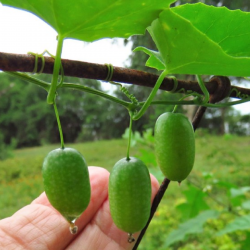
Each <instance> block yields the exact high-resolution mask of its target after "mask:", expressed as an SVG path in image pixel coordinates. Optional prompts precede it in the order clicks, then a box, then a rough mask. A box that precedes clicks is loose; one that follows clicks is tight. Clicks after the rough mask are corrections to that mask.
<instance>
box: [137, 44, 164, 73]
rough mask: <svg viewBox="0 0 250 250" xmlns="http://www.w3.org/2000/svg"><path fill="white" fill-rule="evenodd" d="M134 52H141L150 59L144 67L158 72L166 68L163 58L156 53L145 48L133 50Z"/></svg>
mask: <svg viewBox="0 0 250 250" xmlns="http://www.w3.org/2000/svg"><path fill="white" fill-rule="evenodd" d="M134 51H135V52H136V51H143V52H144V53H146V54H148V55H149V56H150V57H149V59H148V60H147V62H146V66H148V67H151V68H156V69H158V70H164V69H165V68H166V65H165V63H164V60H163V58H162V57H161V54H160V53H159V52H158V51H154V50H150V49H147V48H145V47H141V46H140V47H137V48H135V49H134Z"/></svg>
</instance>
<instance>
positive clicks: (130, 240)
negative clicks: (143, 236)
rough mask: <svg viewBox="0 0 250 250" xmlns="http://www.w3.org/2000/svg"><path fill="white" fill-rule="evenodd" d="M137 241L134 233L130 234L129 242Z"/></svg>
mask: <svg viewBox="0 0 250 250" xmlns="http://www.w3.org/2000/svg"><path fill="white" fill-rule="evenodd" d="M134 241H135V238H134V237H133V234H128V242H129V243H133V242H134Z"/></svg>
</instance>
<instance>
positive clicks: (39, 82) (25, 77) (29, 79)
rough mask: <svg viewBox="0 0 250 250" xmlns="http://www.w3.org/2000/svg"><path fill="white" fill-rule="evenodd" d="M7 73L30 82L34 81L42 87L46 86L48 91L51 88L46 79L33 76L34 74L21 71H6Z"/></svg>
mask: <svg viewBox="0 0 250 250" xmlns="http://www.w3.org/2000/svg"><path fill="white" fill-rule="evenodd" d="M4 72H5V73H6V74H8V75H11V76H15V77H17V78H19V79H21V80H25V81H28V82H31V83H34V84H36V85H38V86H40V87H42V88H44V89H45V90H46V91H49V88H50V84H49V83H47V82H45V81H42V80H39V79H37V78H35V77H32V76H29V75H27V74H25V73H19V72H10V71H4Z"/></svg>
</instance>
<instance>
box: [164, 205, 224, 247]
mask: <svg viewBox="0 0 250 250" xmlns="http://www.w3.org/2000/svg"><path fill="white" fill-rule="evenodd" d="M218 215H219V212H217V211H215V210H207V211H204V212H202V213H200V214H199V215H198V216H196V217H195V218H193V219H190V220H188V221H186V222H184V223H182V224H180V225H179V227H178V228H177V229H176V230H174V231H172V232H171V233H170V234H169V235H168V237H167V239H166V241H165V244H164V247H168V246H170V245H172V244H173V243H175V242H179V241H183V240H184V239H185V237H186V236H187V235H189V234H198V233H201V232H202V231H203V225H204V224H205V223H206V221H207V220H208V219H215V218H217V217H218Z"/></svg>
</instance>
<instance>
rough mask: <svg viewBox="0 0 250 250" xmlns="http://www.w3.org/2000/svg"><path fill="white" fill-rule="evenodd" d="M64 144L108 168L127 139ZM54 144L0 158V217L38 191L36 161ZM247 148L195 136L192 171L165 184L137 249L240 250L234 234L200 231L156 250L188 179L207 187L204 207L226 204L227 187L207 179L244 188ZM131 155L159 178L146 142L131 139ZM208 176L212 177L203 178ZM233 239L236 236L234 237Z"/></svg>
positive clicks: (249, 163) (248, 141)
mask: <svg viewBox="0 0 250 250" xmlns="http://www.w3.org/2000/svg"><path fill="white" fill-rule="evenodd" d="M67 146H68V147H74V148H76V149H77V150H79V151H80V152H81V153H82V154H83V155H84V157H85V159H86V161H87V163H88V165H89V166H101V167H104V168H106V169H108V170H109V171H110V170H111V168H112V166H113V165H114V164H115V162H116V161H118V160H119V159H120V158H123V157H125V155H126V150H127V140H125V139H120V140H110V141H98V142H87V143H83V144H74V145H70V144H69V145H67ZM58 147H59V145H49V146H42V147H34V148H25V149H20V150H15V151H14V157H13V158H9V159H7V160H5V161H1V162H0V218H5V217H7V216H11V215H12V214H13V213H14V212H15V211H16V210H18V209H20V208H21V207H23V206H25V205H27V204H29V203H30V202H31V201H32V200H33V199H34V198H36V197H37V196H38V195H39V194H40V193H41V192H43V185H42V177H41V166H42V162H43V159H44V157H45V156H46V155H47V153H48V152H49V151H51V150H53V149H55V148H58ZM249 152H250V138H249V137H234V136H224V137H214V136H209V135H206V136H198V137H197V138H196V161H195V166H194V169H193V171H192V173H191V174H190V176H189V177H188V180H186V181H184V182H183V183H182V184H181V186H179V185H178V183H170V186H169V189H168V190H167V191H166V193H165V196H164V199H163V201H162V203H161V204H160V207H159V209H158V211H157V213H156V215H155V218H154V219H153V221H152V223H151V225H150V228H149V230H148V233H147V235H146V237H145V239H144V241H143V242H142V246H141V248H140V249H145V250H151V249H152V250H154V249H158V250H167V249H171V250H172V249H182V250H192V249H202V250H203V249H209V250H210V249H216V250H217V249H221V250H223V249H225V250H230V249H232V250H236V249H241V248H237V243H236V240H235V239H234V238H230V237H228V238H226V239H223V241H222V242H221V243H220V242H216V240H218V239H214V240H210V241H209V242H207V241H208V239H207V238H206V237H205V236H204V235H203V234H204V233H203V234H201V235H199V236H197V237H195V238H192V237H191V238H190V237H189V238H188V239H187V241H185V242H186V243H185V244H184V243H180V244H177V245H173V247H172V248H171V247H170V248H166V247H163V248H160V247H159V246H160V245H164V244H163V243H164V239H165V238H166V235H167V234H168V233H170V232H171V230H173V229H175V228H177V227H178V224H179V223H180V222H183V221H184V218H183V217H182V214H181V213H179V212H178V209H177V207H178V205H179V204H182V203H185V201H186V198H185V192H186V191H187V190H188V187H189V185H190V183H191V184H193V185H196V186H197V187H199V188H200V189H201V190H202V189H205V188H208V186H210V188H211V190H210V191H209V196H211V197H206V202H207V204H208V206H209V208H210V209H211V208H212V209H215V208H216V209H217V210H221V211H223V209H226V207H227V203H228V189H223V188H220V187H218V186H217V185H216V184H213V183H214V182H212V181H214V180H220V181H221V182H222V181H223V182H225V183H230V185H235V187H246V186H250V177H249V174H248V173H249V168H250V154H249ZM131 155H133V156H137V157H139V158H141V159H142V160H143V161H144V162H145V163H146V164H147V165H148V166H149V169H150V172H152V173H153V174H155V175H156V177H157V178H158V180H159V181H161V180H162V178H163V176H162V175H161V173H160V171H159V170H158V169H157V168H155V167H153V165H155V163H154V162H155V160H154V156H153V149H152V147H151V146H150V145H149V146H147V145H145V144H142V143H137V144H136V146H135V147H132V148H131ZM208 175H210V176H212V177H211V178H210V179H206V178H204V176H208ZM245 199H246V200H248V199H249V200H250V195H249V193H246V194H245ZM224 205H225V206H224ZM230 218H231V217H230V213H229V215H228V217H227V218H226V219H225V220H222V221H220V223H221V224H219V225H217V222H214V223H215V225H214V224H213V223H212V224H213V225H212V226H211V225H210V226H208V227H206V228H205V229H204V232H206V234H211V235H210V236H209V237H212V235H213V233H214V231H213V230H216V228H217V229H218V228H221V227H223V226H224V224H225V223H226V222H228V221H230ZM223 223H224V224H223ZM214 227H216V228H214ZM240 236H241V235H240ZM240 236H239V237H240ZM235 237H236V236H235ZM242 237H243V236H242ZM236 238H237V237H236ZM238 240H239V238H237V241H238ZM202 242H203V243H202ZM204 242H205V243H204ZM225 242H229V243H228V244H229V245H226V246H227V248H222V247H221V248H220V247H218V246H220V245H221V246H224V245H225ZM183 244H184V245H183Z"/></svg>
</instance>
